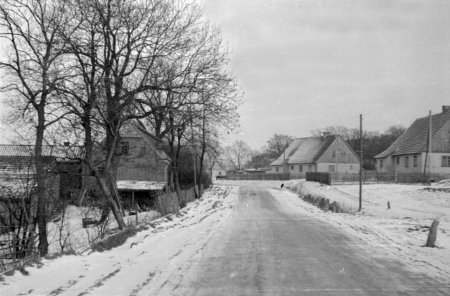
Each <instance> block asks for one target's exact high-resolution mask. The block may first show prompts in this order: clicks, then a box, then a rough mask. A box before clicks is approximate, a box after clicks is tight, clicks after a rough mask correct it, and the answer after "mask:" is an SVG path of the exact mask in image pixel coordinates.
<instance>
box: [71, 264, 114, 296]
mask: <svg viewBox="0 0 450 296" xmlns="http://www.w3.org/2000/svg"><path fill="white" fill-rule="evenodd" d="M119 271H120V268H118V269H116V270H114V271H113V272H111V273H108V274H107V275H105V276H104V277H102V278H100V279H98V280H97V281H95V284H93V285H92V286H90V287H88V288H87V289H86V290H84V291H83V292H81V293H80V294H78V296H84V295H88V294H89V293H90V292H92V291H93V290H95V289H97V288H99V287H101V286H103V285H104V284H105V282H106V281H107V280H109V279H110V278H112V277H114V276H115V275H116V274H117V273H119Z"/></svg>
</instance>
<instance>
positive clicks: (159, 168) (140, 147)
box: [84, 137, 169, 192]
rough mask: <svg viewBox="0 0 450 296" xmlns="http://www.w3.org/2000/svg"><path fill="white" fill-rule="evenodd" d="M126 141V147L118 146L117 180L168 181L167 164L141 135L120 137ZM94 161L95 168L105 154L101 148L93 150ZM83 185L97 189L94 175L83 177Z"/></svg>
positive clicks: (99, 165) (98, 165)
mask: <svg viewBox="0 0 450 296" xmlns="http://www.w3.org/2000/svg"><path fill="white" fill-rule="evenodd" d="M123 142H128V145H127V146H128V148H127V149H125V150H127V151H125V150H124V149H122V148H121V147H118V149H117V151H118V153H122V154H121V155H120V160H119V166H118V169H117V181H125V180H134V181H152V182H166V183H167V181H168V169H169V165H168V163H167V161H166V160H162V159H158V155H157V154H156V152H155V151H154V150H153V149H151V148H150V147H149V144H148V143H147V142H145V141H144V139H143V138H142V137H122V139H121V143H123ZM125 152H127V153H125ZM93 158H94V163H96V164H97V168H101V167H102V164H101V162H102V161H104V158H105V156H104V155H103V150H101V149H96V150H95V152H94V157H93ZM84 182H85V186H87V187H89V188H90V189H91V190H93V191H94V192H96V191H99V188H98V184H97V180H96V178H95V177H85V179H84Z"/></svg>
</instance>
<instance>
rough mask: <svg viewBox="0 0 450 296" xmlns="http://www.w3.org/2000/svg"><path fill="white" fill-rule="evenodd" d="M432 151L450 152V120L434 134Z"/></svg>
mask: <svg viewBox="0 0 450 296" xmlns="http://www.w3.org/2000/svg"><path fill="white" fill-rule="evenodd" d="M431 151H433V152H437V153H450V121H449V122H447V123H446V124H445V125H444V126H443V127H442V128H441V129H440V130H439V132H437V133H435V134H434V135H433V138H432V147H431Z"/></svg>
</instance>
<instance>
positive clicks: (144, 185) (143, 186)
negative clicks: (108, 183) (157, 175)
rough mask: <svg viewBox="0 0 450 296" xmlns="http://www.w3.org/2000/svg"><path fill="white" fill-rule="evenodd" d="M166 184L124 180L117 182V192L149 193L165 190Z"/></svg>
mask: <svg viewBox="0 0 450 296" xmlns="http://www.w3.org/2000/svg"><path fill="white" fill-rule="evenodd" d="M165 186H166V183H164V182H153V181H134V180H123V181H117V190H123V191H127V190H130V191H147V190H164V188H165Z"/></svg>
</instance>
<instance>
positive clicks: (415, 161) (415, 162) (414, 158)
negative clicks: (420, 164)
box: [413, 155, 417, 168]
mask: <svg viewBox="0 0 450 296" xmlns="http://www.w3.org/2000/svg"><path fill="white" fill-rule="evenodd" d="M413 166H414V167H415V168H416V167H417V155H414V157H413Z"/></svg>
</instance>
